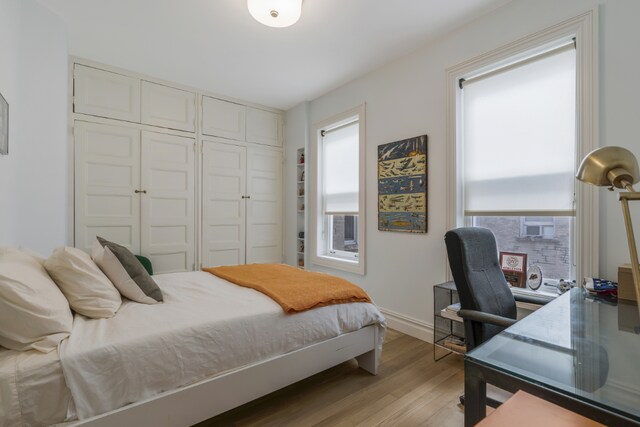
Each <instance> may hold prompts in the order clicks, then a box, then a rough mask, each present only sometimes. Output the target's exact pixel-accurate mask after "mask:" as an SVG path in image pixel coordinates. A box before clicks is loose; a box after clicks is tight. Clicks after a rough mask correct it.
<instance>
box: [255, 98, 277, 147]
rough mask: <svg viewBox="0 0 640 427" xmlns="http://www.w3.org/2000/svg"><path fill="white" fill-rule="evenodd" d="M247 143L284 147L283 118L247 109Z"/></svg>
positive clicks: (272, 113)
mask: <svg viewBox="0 0 640 427" xmlns="http://www.w3.org/2000/svg"><path fill="white" fill-rule="evenodd" d="M247 141H248V142H255V143H257V144H265V145H273V146H276V147H282V116H281V115H280V114H276V113H274V112H272V111H266V110H260V109H258V108H252V107H247Z"/></svg>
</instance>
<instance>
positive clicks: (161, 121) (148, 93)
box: [142, 81, 196, 132]
mask: <svg viewBox="0 0 640 427" xmlns="http://www.w3.org/2000/svg"><path fill="white" fill-rule="evenodd" d="M142 123H144V124H147V125H152V126H160V127H164V128H169V129H178V130H184V131H187V132H195V131H196V94H195V93H192V92H187V91H184V90H180V89H175V88H172V87H169V86H163V85H159V84H156V83H151V82H147V81H142Z"/></svg>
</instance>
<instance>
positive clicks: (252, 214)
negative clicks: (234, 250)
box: [247, 147, 282, 264]
mask: <svg viewBox="0 0 640 427" xmlns="http://www.w3.org/2000/svg"><path fill="white" fill-rule="evenodd" d="M247 194H248V196H249V199H247V264H253V263H279V262H282V154H281V153H280V152H278V151H275V150H269V149H262V148H253V147H252V148H249V149H248V151H247Z"/></svg>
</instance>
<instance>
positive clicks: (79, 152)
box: [74, 122, 140, 253]
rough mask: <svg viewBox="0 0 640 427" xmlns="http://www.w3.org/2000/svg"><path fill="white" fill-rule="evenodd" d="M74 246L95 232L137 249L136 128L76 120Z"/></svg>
mask: <svg viewBox="0 0 640 427" xmlns="http://www.w3.org/2000/svg"><path fill="white" fill-rule="evenodd" d="M74 140H75V150H74V151H75V246H76V247H77V248H80V249H83V250H85V251H87V252H90V251H91V248H92V247H93V245H94V242H95V237H96V236H101V237H104V238H105V239H107V240H110V241H113V242H115V243H118V244H121V245H123V246H125V247H127V248H128V249H129V250H131V251H132V252H134V253H139V252H140V197H139V195H138V194H136V193H135V190H137V189H138V188H139V187H140V132H139V131H138V130H135V129H128V128H124V127H119V126H110V125H102V124H95V123H86V122H75V125H74Z"/></svg>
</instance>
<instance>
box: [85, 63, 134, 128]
mask: <svg viewBox="0 0 640 427" xmlns="http://www.w3.org/2000/svg"><path fill="white" fill-rule="evenodd" d="M73 100H74V102H73V111H74V112H76V113H82V114H89V115H92V116H99V117H108V118H111V119H118V120H125V121H128V122H136V123H139V122H140V80H139V79H136V78H133V77H127V76H123V75H121V74H116V73H112V72H109V71H104V70H99V69H97V68H92V67H86V66H84V65H79V64H75V66H74V69H73Z"/></svg>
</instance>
